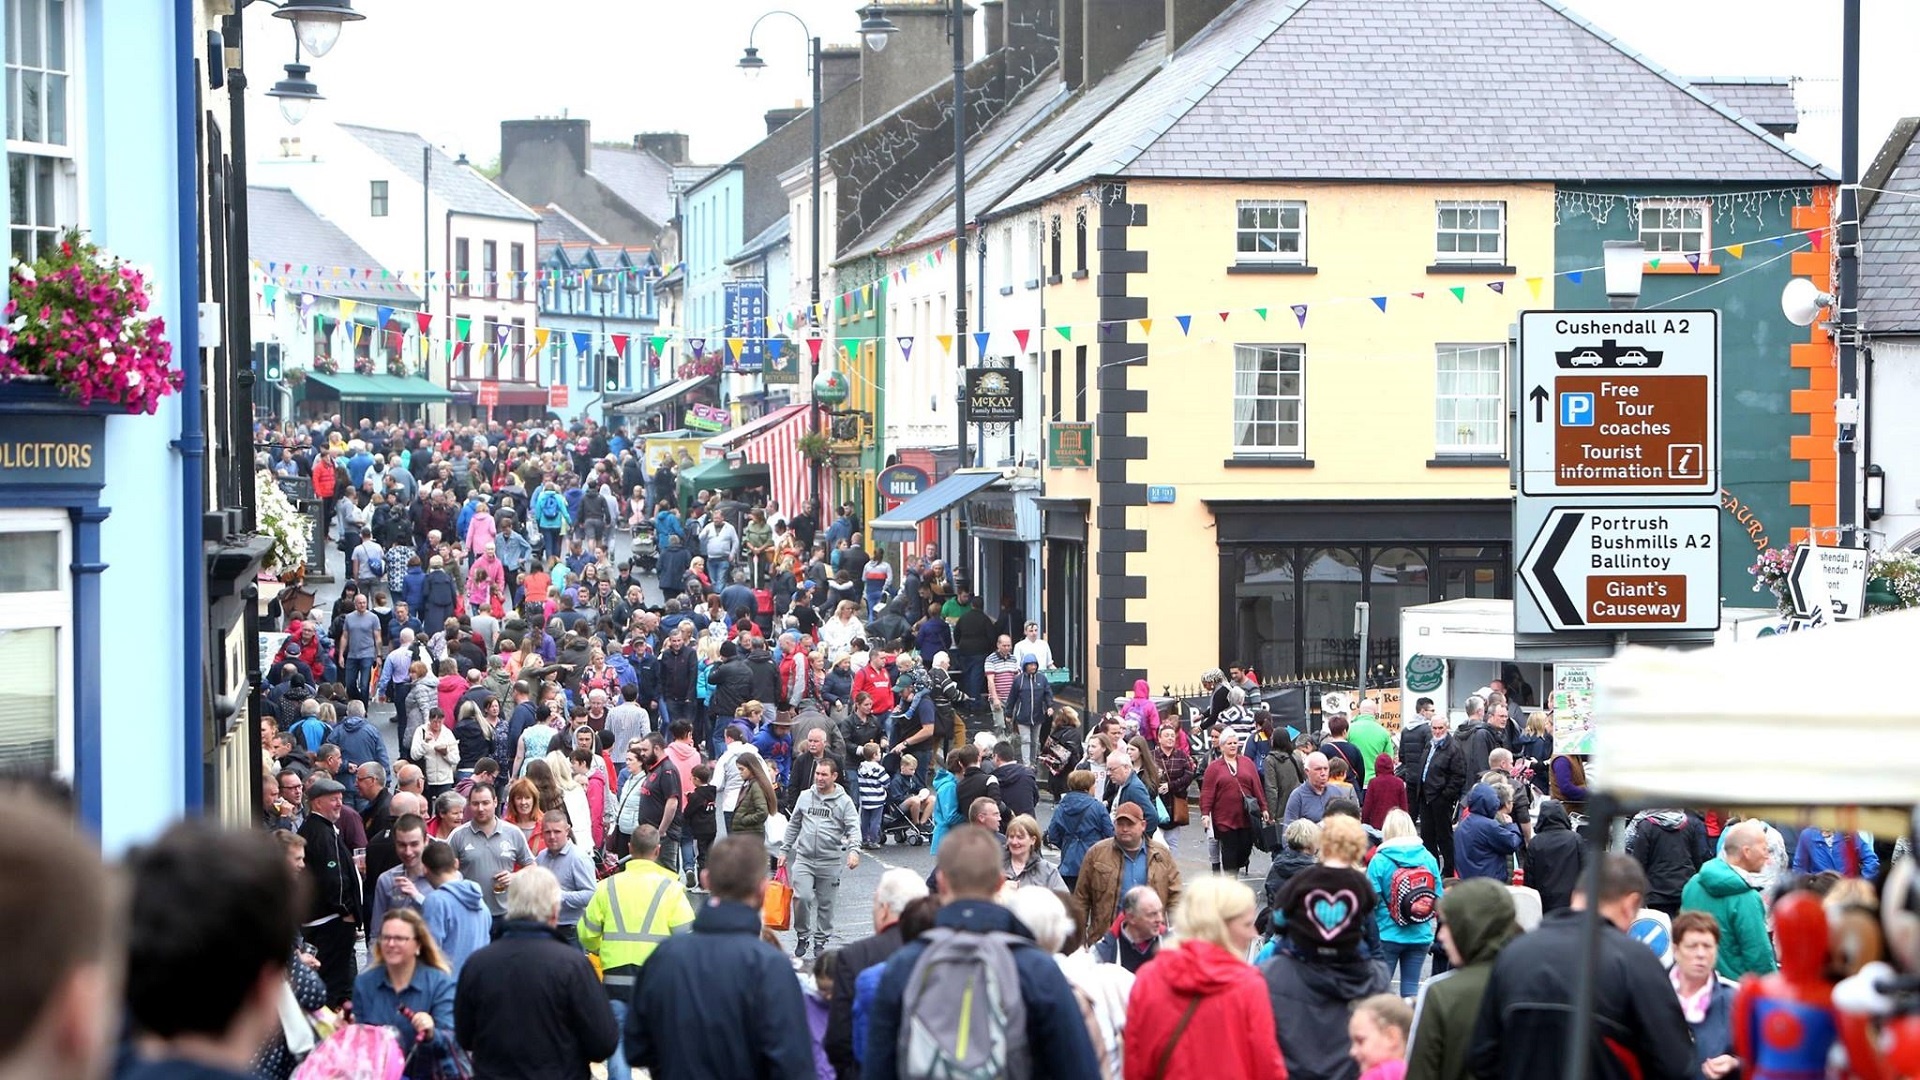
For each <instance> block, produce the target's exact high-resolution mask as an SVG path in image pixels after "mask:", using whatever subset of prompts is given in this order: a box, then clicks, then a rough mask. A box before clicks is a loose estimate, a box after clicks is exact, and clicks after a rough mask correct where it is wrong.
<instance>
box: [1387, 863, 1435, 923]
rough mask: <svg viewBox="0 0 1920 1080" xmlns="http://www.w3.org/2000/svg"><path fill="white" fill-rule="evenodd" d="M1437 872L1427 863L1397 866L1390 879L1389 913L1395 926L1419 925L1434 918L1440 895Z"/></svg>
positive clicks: (1388, 881) (1388, 892)
mask: <svg viewBox="0 0 1920 1080" xmlns="http://www.w3.org/2000/svg"><path fill="white" fill-rule="evenodd" d="M1436 884H1437V882H1435V881H1434V879H1433V871H1432V870H1429V869H1427V868H1426V867H1424V866H1400V867H1395V868H1394V871H1393V876H1391V877H1389V878H1388V879H1387V914H1388V915H1391V916H1392V917H1393V924H1394V925H1395V926H1419V925H1420V924H1422V923H1428V922H1432V921H1433V917H1434V915H1435V914H1436V913H1437V912H1438V910H1439V894H1438V891H1437V889H1436V888H1435V886H1436Z"/></svg>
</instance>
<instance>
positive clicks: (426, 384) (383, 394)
mask: <svg viewBox="0 0 1920 1080" xmlns="http://www.w3.org/2000/svg"><path fill="white" fill-rule="evenodd" d="M453 400H454V395H453V393H452V392H451V391H449V390H447V389H446V388H445V387H442V386H440V385H439V384H438V383H435V382H433V381H431V380H429V379H422V378H419V377H417V376H412V375H392V374H386V373H371V372H360V371H334V372H324V371H310V372H308V373H307V377H306V378H305V379H304V380H302V381H301V383H300V386H299V389H298V390H297V391H296V393H295V395H294V409H295V413H296V415H298V416H299V417H300V418H301V419H303V420H315V419H319V418H321V417H326V416H332V415H334V414H336V413H338V414H339V415H340V417H341V418H342V419H343V420H346V421H347V422H348V424H349V425H351V424H352V423H353V422H354V421H356V420H361V419H366V420H389V421H393V420H418V419H421V418H422V417H423V416H425V410H426V409H427V408H428V407H429V406H433V405H446V404H449V403H451V402H452V401H453Z"/></svg>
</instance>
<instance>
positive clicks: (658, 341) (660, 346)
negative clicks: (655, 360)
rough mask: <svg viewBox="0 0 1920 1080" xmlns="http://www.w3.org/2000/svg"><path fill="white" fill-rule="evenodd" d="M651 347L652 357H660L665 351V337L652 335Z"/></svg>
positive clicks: (663, 335)
mask: <svg viewBox="0 0 1920 1080" xmlns="http://www.w3.org/2000/svg"><path fill="white" fill-rule="evenodd" d="M652 345H653V355H655V356H660V355H662V354H663V353H665V352H666V351H667V335H665V334H655V335H653V341H652Z"/></svg>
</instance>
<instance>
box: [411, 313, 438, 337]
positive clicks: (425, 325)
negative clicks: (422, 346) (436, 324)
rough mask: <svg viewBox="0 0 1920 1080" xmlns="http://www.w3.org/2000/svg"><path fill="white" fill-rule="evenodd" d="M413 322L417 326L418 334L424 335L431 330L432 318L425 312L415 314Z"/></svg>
mask: <svg viewBox="0 0 1920 1080" xmlns="http://www.w3.org/2000/svg"><path fill="white" fill-rule="evenodd" d="M413 321H414V322H415V323H417V324H419V326H420V333H421V334H422V335H425V334H426V332H427V331H428V330H431V329H433V316H432V314H430V313H428V312H425V311H419V312H415V313H414V316H413Z"/></svg>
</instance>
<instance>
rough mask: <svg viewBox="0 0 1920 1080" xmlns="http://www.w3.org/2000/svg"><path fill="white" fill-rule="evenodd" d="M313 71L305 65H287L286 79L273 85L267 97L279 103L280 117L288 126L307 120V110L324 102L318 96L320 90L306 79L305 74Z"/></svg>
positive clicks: (323, 99) (322, 98)
mask: <svg viewBox="0 0 1920 1080" xmlns="http://www.w3.org/2000/svg"><path fill="white" fill-rule="evenodd" d="M311 70H313V69H312V68H310V67H308V66H307V65H305V64H299V63H294V64H288V65H287V77H286V78H284V79H281V80H280V81H279V82H277V83H274V84H273V89H271V90H268V91H267V96H268V97H270V98H274V99H276V100H277V101H279V102H280V115H281V116H282V117H283V118H285V119H286V121H287V123H289V124H298V123H299V122H300V121H302V120H305V119H306V118H307V109H308V108H310V107H311V106H312V105H313V103H314V102H316V101H325V100H326V98H324V97H321V96H320V88H319V87H318V86H315V85H314V84H313V81H312V80H310V79H308V78H307V72H309V71H311Z"/></svg>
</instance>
